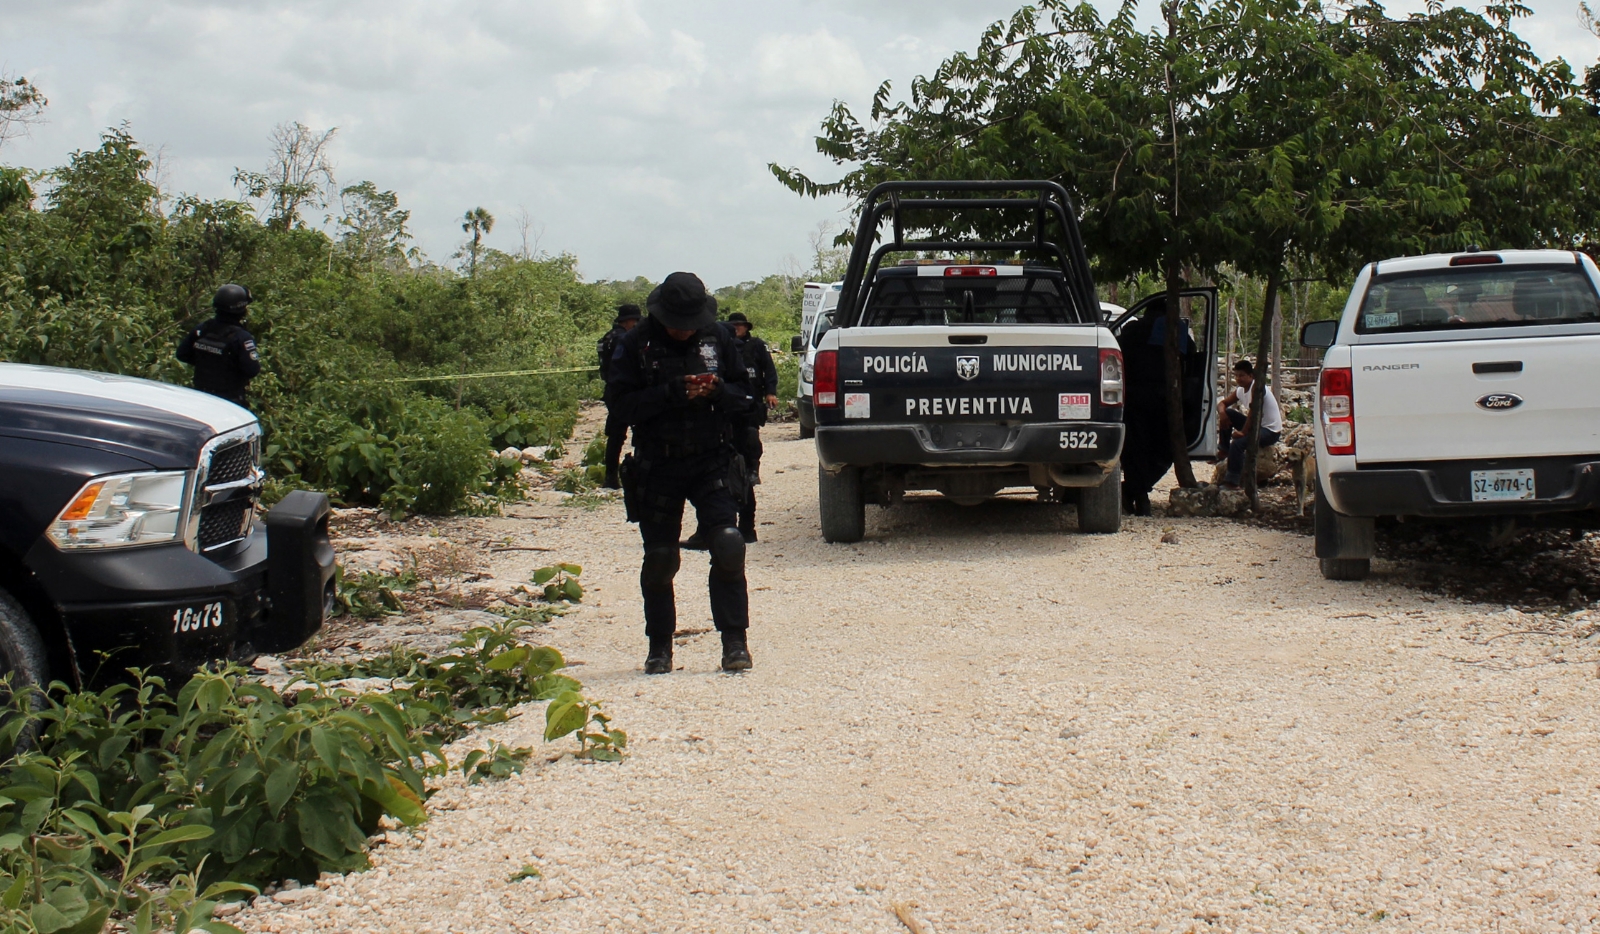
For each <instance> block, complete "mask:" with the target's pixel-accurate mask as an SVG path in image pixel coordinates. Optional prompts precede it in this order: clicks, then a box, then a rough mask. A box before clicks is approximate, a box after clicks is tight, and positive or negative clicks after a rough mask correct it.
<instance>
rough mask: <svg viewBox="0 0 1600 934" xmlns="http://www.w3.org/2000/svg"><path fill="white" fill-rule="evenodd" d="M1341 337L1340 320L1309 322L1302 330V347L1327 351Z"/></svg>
mask: <svg viewBox="0 0 1600 934" xmlns="http://www.w3.org/2000/svg"><path fill="white" fill-rule="evenodd" d="M1338 337H1339V319H1337V318H1333V319H1330V320H1328V321H1308V322H1306V326H1305V327H1303V328H1301V329H1300V346H1301V347H1315V348H1316V349H1318V350H1327V349H1328V348H1329V347H1332V346H1333V343H1334V341H1335V340H1337V339H1338Z"/></svg>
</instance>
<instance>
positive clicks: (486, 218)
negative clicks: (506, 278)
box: [461, 207, 494, 276]
mask: <svg viewBox="0 0 1600 934" xmlns="http://www.w3.org/2000/svg"><path fill="white" fill-rule="evenodd" d="M461 229H462V231H463V232H465V233H466V234H467V235H468V236H469V237H471V238H472V239H471V240H470V241H469V242H468V243H467V246H466V253H467V275H469V276H472V275H476V274H477V272H478V254H479V253H480V252H482V250H483V238H484V237H486V236H488V235H489V232H490V231H492V230H494V215H493V214H490V213H489V211H488V210H487V209H486V208H481V207H477V208H473V209H472V210H470V211H468V212H467V213H466V214H465V215H464V216H463V217H462V218H461Z"/></svg>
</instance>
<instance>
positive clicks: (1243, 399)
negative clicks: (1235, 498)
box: [1217, 360, 1283, 489]
mask: <svg viewBox="0 0 1600 934" xmlns="http://www.w3.org/2000/svg"><path fill="white" fill-rule="evenodd" d="M1233 381H1234V384H1235V385H1236V386H1238V388H1237V389H1235V390H1233V391H1232V392H1230V393H1228V394H1227V395H1226V396H1224V397H1223V399H1222V401H1221V402H1219V403H1218V404H1217V411H1218V415H1219V418H1218V424H1219V427H1220V428H1221V429H1222V444H1221V446H1222V447H1223V448H1225V449H1226V450H1227V452H1228V472H1227V474H1226V475H1225V476H1224V477H1223V478H1222V485H1223V486H1224V487H1226V488H1230V489H1236V488H1238V486H1239V477H1240V475H1241V474H1243V473H1244V453H1245V450H1246V449H1247V448H1249V447H1250V439H1248V438H1246V437H1245V435H1244V426H1245V423H1246V422H1247V421H1249V418H1250V397H1251V394H1252V393H1253V392H1254V391H1255V382H1256V370H1255V367H1254V366H1252V365H1251V363H1250V361H1249V360H1240V361H1239V362H1238V363H1235V364H1234V365H1233ZM1261 398H1262V400H1263V401H1262V403H1261V426H1260V427H1261V446H1262V447H1264V448H1267V447H1271V446H1272V445H1274V444H1277V443H1278V440H1279V439H1280V438H1282V437H1283V413H1282V412H1281V411H1280V410H1279V409H1278V398H1277V396H1276V395H1274V394H1273V392H1272V387H1271V386H1268V387H1267V391H1266V392H1265V393H1263V394H1262V397H1261Z"/></svg>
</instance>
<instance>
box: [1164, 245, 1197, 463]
mask: <svg viewBox="0 0 1600 934" xmlns="http://www.w3.org/2000/svg"><path fill="white" fill-rule="evenodd" d="M1178 269H1179V267H1178V260H1177V250H1176V249H1174V250H1172V251H1171V252H1170V253H1169V254H1168V259H1167V270H1166V272H1167V330H1166V334H1165V336H1164V337H1163V338H1162V341H1161V343H1162V347H1161V356H1162V357H1163V358H1164V359H1165V361H1166V364H1167V439H1168V443H1169V444H1170V445H1171V446H1172V470H1173V473H1174V474H1175V475H1176V476H1177V478H1178V485H1179V486H1181V487H1192V486H1194V485H1195V482H1194V467H1193V466H1192V465H1191V464H1190V463H1189V438H1188V436H1187V435H1185V434H1184V431H1183V358H1182V357H1181V356H1180V355H1179V349H1180V347H1181V345H1182V340H1183V336H1182V335H1183V296H1182V291H1183V280H1182V279H1181V278H1180V277H1179V272H1178Z"/></svg>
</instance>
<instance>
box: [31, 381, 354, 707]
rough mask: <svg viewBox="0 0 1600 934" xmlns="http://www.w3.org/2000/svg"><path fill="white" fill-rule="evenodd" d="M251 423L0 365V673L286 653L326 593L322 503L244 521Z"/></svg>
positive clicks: (93, 675) (175, 668)
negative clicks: (262, 518)
mask: <svg viewBox="0 0 1600 934" xmlns="http://www.w3.org/2000/svg"><path fill="white" fill-rule="evenodd" d="M260 464H261V427H260V425H259V424H258V423H257V422H256V419H255V417H254V416H252V415H251V414H250V413H249V412H248V411H246V410H245V409H242V408H240V407H239V406H236V405H234V404H232V403H230V402H226V401H224V400H221V399H218V398H215V397H213V396H209V395H206V394H204V393H199V392H195V391H193V390H190V389H182V388H179V387H177V386H170V385H167V384H165V383H156V382H150V381H148V380H142V379H132V378H129V377H123V376H112V375H109V374H104V373H90V372H85V371H81V370H64V369H54V368H48V367H36V366H25V365H20V364H11V363H0V478H3V480H4V482H3V483H0V674H9V675H10V676H11V678H12V683H13V684H17V683H32V684H39V685H43V684H48V683H49V682H50V681H51V680H61V681H66V682H69V683H71V684H73V685H74V686H77V687H86V686H91V685H93V684H95V683H98V682H101V681H105V680H110V679H115V678H117V677H119V676H121V675H122V673H123V672H124V670H125V669H127V668H130V667H136V666H137V667H141V668H146V669H149V670H152V671H154V672H155V673H159V674H162V675H165V676H168V677H169V678H177V679H182V678H184V677H186V676H187V675H188V674H190V673H192V672H193V671H194V670H195V669H196V668H197V667H198V666H200V665H203V664H205V663H207V662H209V661H212V660H217V659H245V658H249V657H251V656H252V655H253V654H255V653H257V652H276V651H283V650H286V649H290V648H294V647H295V646H298V645H300V644H301V643H303V642H305V640H306V639H308V638H310V636H311V635H312V633H314V632H316V631H317V629H319V628H320V627H321V626H322V622H323V617H324V615H325V613H326V610H327V607H328V605H329V603H330V601H331V599H332V596H333V586H334V585H333V575H334V551H333V546H332V544H331V543H330V542H329V539H328V514H329V508H328V499H327V497H326V496H324V495H322V494H320V493H317V494H313V493H307V492H304V491H296V492H293V493H290V494H289V495H288V496H287V497H285V498H284V499H283V500H282V501H281V502H280V503H278V505H276V506H275V507H273V508H272V510H271V511H269V512H268V513H267V514H266V517H265V521H264V522H262V521H258V519H257V508H258V502H259V499H260V494H261V486H262V479H263V474H262V471H261V466H260Z"/></svg>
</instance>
